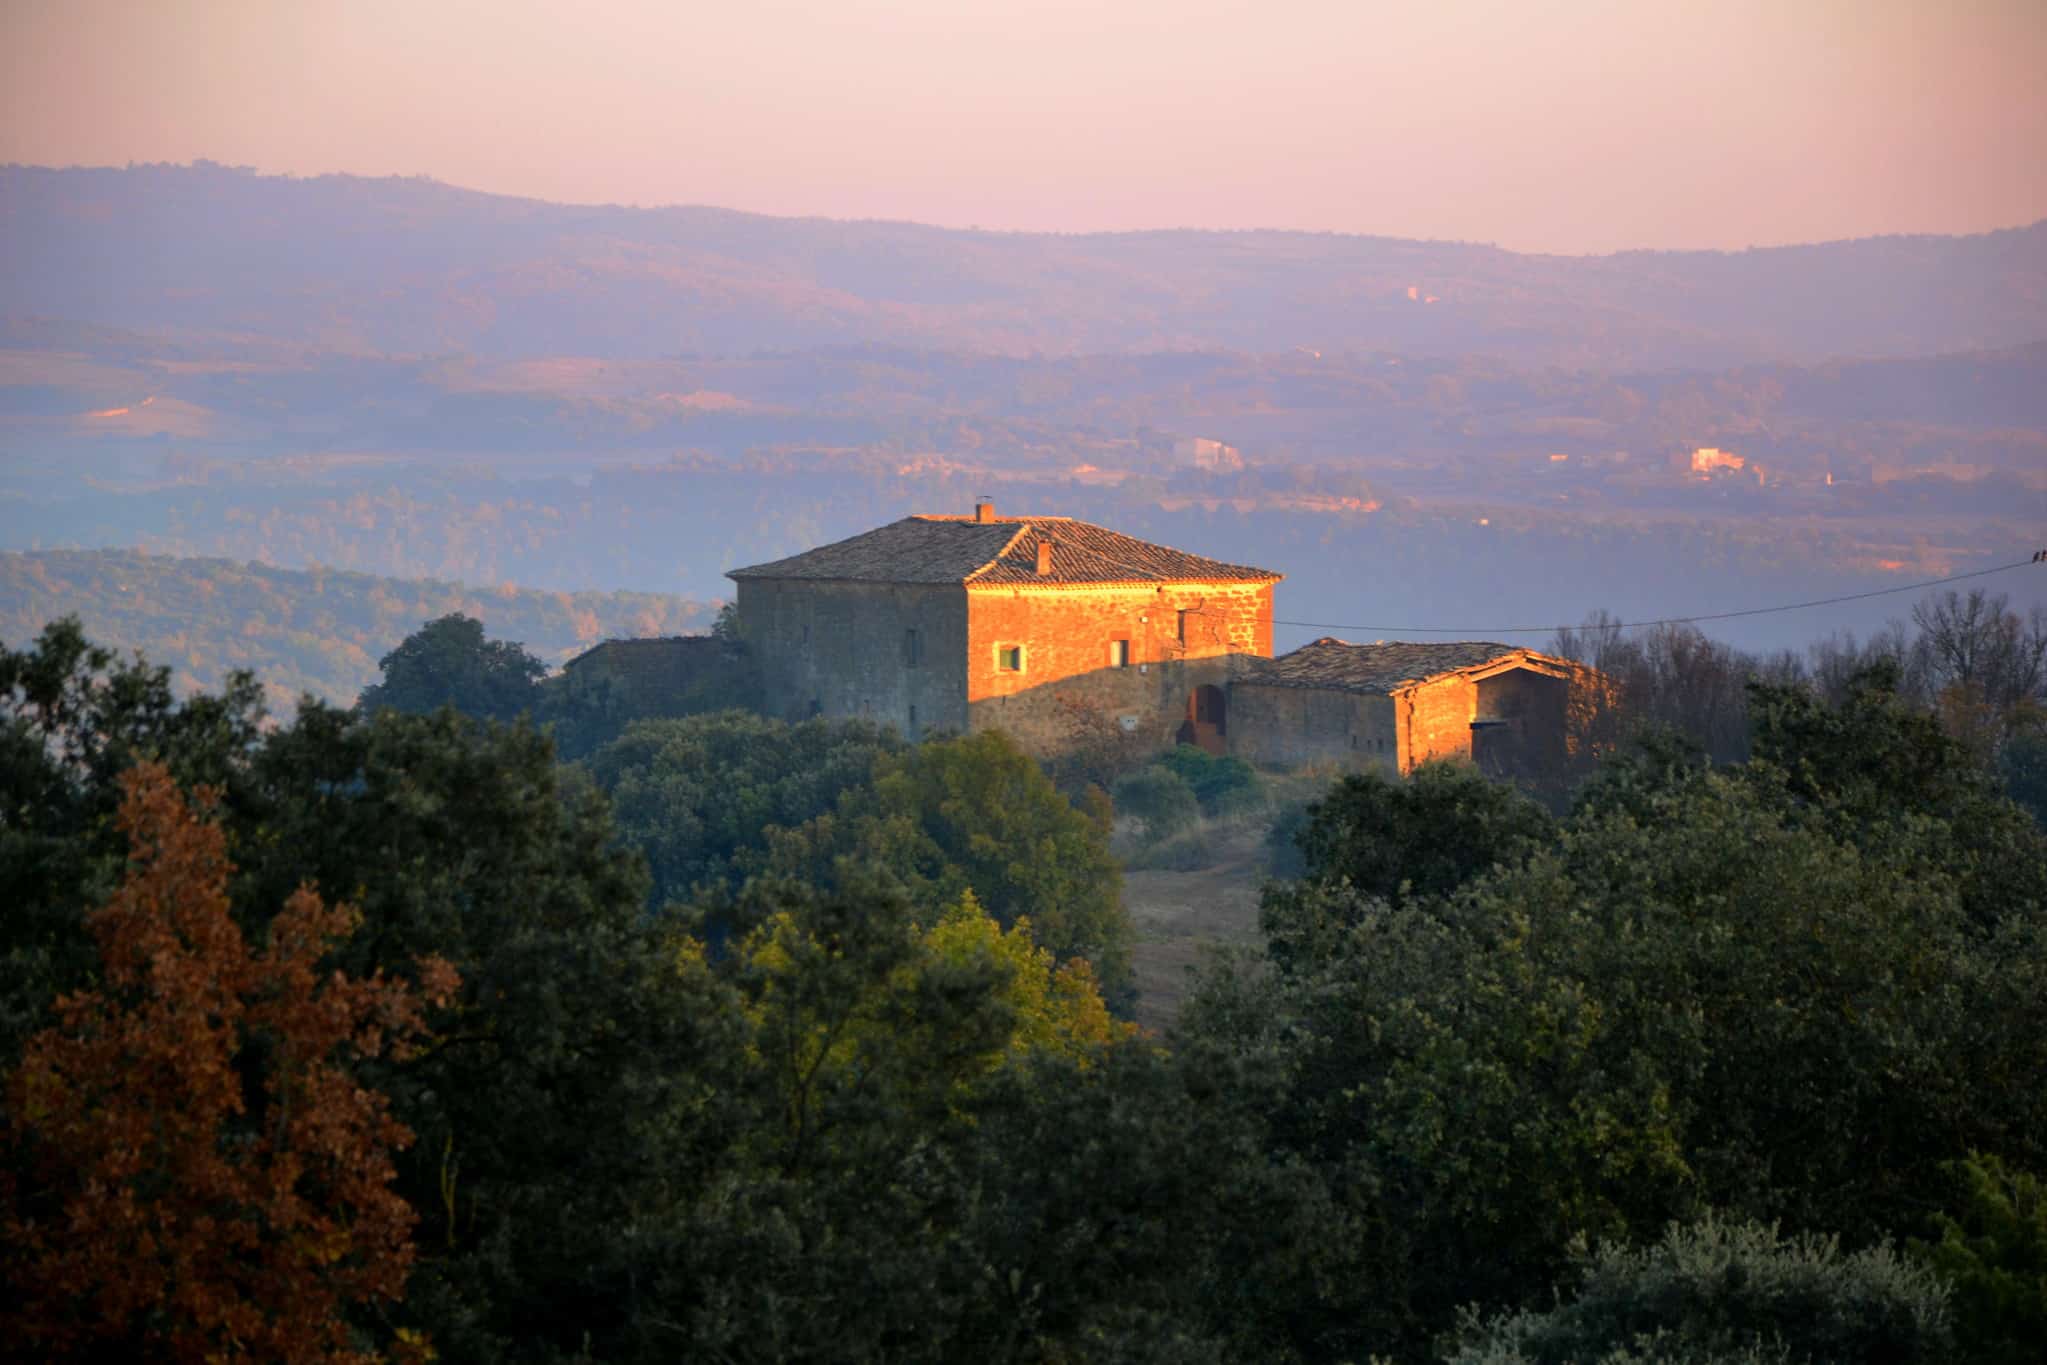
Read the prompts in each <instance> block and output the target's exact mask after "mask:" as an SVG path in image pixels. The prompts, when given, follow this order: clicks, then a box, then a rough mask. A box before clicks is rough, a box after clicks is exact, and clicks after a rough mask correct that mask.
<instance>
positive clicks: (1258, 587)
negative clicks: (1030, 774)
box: [965, 583, 1272, 756]
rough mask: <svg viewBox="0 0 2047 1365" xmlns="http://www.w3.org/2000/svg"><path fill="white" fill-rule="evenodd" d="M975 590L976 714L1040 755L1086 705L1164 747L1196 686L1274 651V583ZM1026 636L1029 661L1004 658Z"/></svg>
mask: <svg viewBox="0 0 2047 1365" xmlns="http://www.w3.org/2000/svg"><path fill="white" fill-rule="evenodd" d="M966 596H967V601H968V617H969V626H968V632H967V642H966V652H965V662H966V675H967V678H966V691H967V706H968V714H969V726H970V728H972V729H976V730H980V729H986V728H991V727H992V728H999V729H1002V730H1006V731H1008V732H1009V733H1010V734H1011V735H1012V736H1013V737H1014V738H1015V739H1016V740H1017V742H1018V743H1019V744H1021V745H1022V746H1023V747H1024V748H1025V749H1026V750H1028V751H1030V752H1032V753H1034V754H1038V755H1041V756H1042V755H1047V754H1051V753H1055V752H1057V751H1058V750H1059V749H1060V748H1061V747H1062V746H1063V745H1064V744H1065V743H1067V742H1068V741H1069V740H1070V738H1071V736H1072V733H1073V730H1074V724H1075V708H1080V709H1082V710H1084V711H1086V712H1091V713H1093V714H1096V715H1107V716H1111V717H1114V718H1115V720H1116V721H1117V722H1118V723H1119V724H1120V725H1121V726H1122V728H1123V729H1124V730H1125V731H1126V732H1128V733H1134V734H1139V735H1142V736H1144V737H1146V739H1147V740H1148V741H1149V742H1150V743H1152V744H1155V745H1157V746H1158V747H1161V748H1163V747H1165V746H1167V745H1169V744H1171V743H1172V742H1173V737H1174V734H1175V732H1177V731H1178V729H1179V727H1180V725H1181V723H1182V722H1183V721H1184V720H1185V719H1186V716H1187V701H1188V697H1189V696H1190V694H1191V693H1192V692H1193V690H1194V689H1195V688H1196V687H1199V686H1202V685H1204V684H1207V685H1214V686H1221V687H1225V688H1226V687H1227V684H1228V683H1229V682H1230V680H1231V679H1232V678H1234V677H1235V676H1236V675H1237V674H1238V673H1239V672H1241V671H1242V669H1243V667H1244V666H1245V665H1246V664H1247V663H1248V662H1249V660H1250V659H1251V658H1254V657H1257V658H1262V657H1265V656H1268V655H1270V653H1271V652H1272V585H1271V584H1228V583H1219V584H1184V583H1181V584H1168V585H1165V586H1161V587H1151V586H1144V587H1116V586H1106V587H1073V586H1060V587H1042V588H1040V587H1030V586H1022V587H1010V586H1004V587H986V588H970V589H969V590H968V591H967V594H966ZM1183 613H1184V615H1183ZM1183 632H1184V637H1185V638H1184V639H1183V638H1182V635H1183ZM1119 644H1121V645H1124V646H1127V653H1125V654H1122V655H1120V657H1122V658H1126V659H1127V663H1126V664H1119V663H1118V662H1117V660H1118V658H1119V653H1118V651H1117V648H1116V647H1117V646H1118V645H1119ZM1017 647H1021V648H1022V650H1023V655H1022V658H1021V660H1019V662H1020V663H1021V665H1022V666H1021V667H1020V668H1016V669H1010V668H1007V667H1005V666H1004V663H1005V660H1004V657H1003V654H1002V651H1004V650H1006V649H1013V648H1017ZM1226 724H1227V725H1230V726H1232V727H1233V726H1234V721H1233V720H1231V721H1227V722H1226Z"/></svg>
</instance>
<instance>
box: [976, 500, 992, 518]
mask: <svg viewBox="0 0 2047 1365" xmlns="http://www.w3.org/2000/svg"><path fill="white" fill-rule="evenodd" d="M974 520H975V521H993V520H995V504H994V502H993V501H992V500H990V499H988V498H982V499H981V500H980V501H979V502H977V503H975V504H974Z"/></svg>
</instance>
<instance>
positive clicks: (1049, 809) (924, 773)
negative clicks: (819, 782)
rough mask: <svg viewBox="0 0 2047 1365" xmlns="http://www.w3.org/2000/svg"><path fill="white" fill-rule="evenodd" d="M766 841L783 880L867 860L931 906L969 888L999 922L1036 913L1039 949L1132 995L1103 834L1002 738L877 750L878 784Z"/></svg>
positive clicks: (828, 873)
mask: <svg viewBox="0 0 2047 1365" xmlns="http://www.w3.org/2000/svg"><path fill="white" fill-rule="evenodd" d="M769 842H770V847H769V853H768V866H769V867H770V868H772V869H773V870H775V871H777V872H780V873H783V874H785V875H790V876H796V877H800V878H805V879H809V880H813V881H827V880H830V879H831V878H833V877H835V876H836V875H838V874H837V872H836V869H837V868H838V867H839V866H840V865H841V864H842V863H843V862H846V861H851V862H854V863H861V864H866V865H869V866H873V867H879V868H882V869H885V870H886V871H887V873H888V874H889V875H891V876H893V877H895V878H897V879H899V880H901V881H902V882H903V883H904V885H905V886H907V887H908V888H909V890H910V893H911V895H912V897H913V898H914V899H915V900H916V901H917V903H918V904H919V905H922V906H926V907H931V908H934V909H935V908H937V907H942V906H944V905H946V904H948V903H950V902H952V901H955V900H957V899H958V898H959V896H960V895H961V893H963V892H967V891H971V892H972V893H973V894H974V896H975V898H976V899H977V900H978V901H979V902H980V903H981V904H982V905H983V906H985V907H986V908H987V910H988V912H989V913H990V914H992V915H993V916H994V917H995V919H996V922H997V923H1000V924H1002V925H1004V926H1008V925H1011V924H1014V923H1015V922H1016V921H1017V920H1018V919H1019V918H1022V917H1025V916H1028V917H1029V918H1030V921H1031V924H1032V926H1033V929H1034V930H1035V933H1036V936H1037V940H1038V942H1039V943H1041V944H1043V945H1044V946H1045V947H1047V948H1050V949H1051V950H1052V952H1053V953H1054V954H1055V955H1056V956H1057V957H1059V958H1060V959H1061V960H1064V959H1067V958H1073V957H1083V958H1086V959H1087V960H1088V961H1089V962H1091V963H1092V964H1093V965H1094V969H1095V973H1096V975H1097V976H1098V978H1099V979H1100V980H1101V982H1102V985H1103V989H1104V990H1106V991H1108V992H1109V994H1110V997H1111V998H1112V999H1116V1000H1119V1001H1121V1000H1126V999H1127V996H1128V991H1129V982H1130V937H1131V930H1130V921H1129V917H1128V915H1127V914H1126V913H1125V911H1124V909H1123V877H1122V869H1121V868H1120V867H1119V866H1118V865H1117V863H1116V861H1115V859H1114V858H1113V857H1111V856H1110V853H1109V847H1108V839H1107V836H1106V835H1105V834H1104V832H1103V830H1102V828H1101V826H1100V824H1099V823H1098V822H1097V821H1095V820H1094V819H1092V818H1090V816H1089V815H1088V814H1086V813H1085V812H1083V811H1080V810H1077V809H1075V808H1074V806H1073V804H1072V803H1071V802H1069V801H1068V800H1067V799H1066V798H1065V797H1064V796H1061V795H1060V794H1059V791H1058V789H1057V788H1055V787H1054V786H1053V785H1052V783H1051V780H1050V779H1049V778H1047V777H1046V776H1045V773H1044V770H1043V769H1041V768H1040V767H1039V766H1038V765H1037V763H1036V762H1034V761H1033V760H1032V759H1031V757H1030V756H1029V755H1028V754H1025V753H1024V752H1023V751H1022V750H1021V749H1019V748H1017V747H1016V743H1015V741H1013V740H1011V739H1010V738H1009V737H1008V736H1007V735H1005V734H1003V733H1002V732H1001V731H999V730H987V731H983V732H981V733H979V734H974V735H963V736H957V737H955V738H951V739H942V740H932V741H929V742H927V743H924V744H920V745H916V746H914V747H903V748H897V749H895V750H893V751H892V752H887V753H884V754H881V755H879V756H878V757H877V758H876V760H875V765H874V777H873V781H872V785H871V786H870V787H867V788H853V789H849V790H847V791H845V792H843V793H841V795H840V797H839V799H838V803H837V807H836V809H834V810H832V811H830V812H828V813H826V814H823V815H819V816H817V817H816V818H814V819H812V820H810V821H809V822H807V823H806V824H804V825H803V826H801V827H799V828H797V829H793V830H788V831H783V832H776V833H772V834H771V835H770V841H769Z"/></svg>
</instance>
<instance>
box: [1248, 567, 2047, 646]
mask: <svg viewBox="0 0 2047 1365" xmlns="http://www.w3.org/2000/svg"><path fill="white" fill-rule="evenodd" d="M2042 562H2043V560H2042V559H2041V557H2040V556H2038V555H2035V556H2034V557H2033V558H2032V559H2015V560H2013V561H2012V562H2011V563H2009V564H1999V565H1998V566H1997V567H1995V568H1992V569H1976V570H1973V571H1971V572H1969V573H1958V574H1949V575H1948V576H1947V577H1946V578H1929V579H1927V580H1926V581H1924V582H1922V583H1901V584H1899V585H1898V586H1897V587H1895V588H1878V589H1876V590H1875V591H1873V592H1851V593H1844V594H1842V595H1841V596H1839V597H1815V598H1814V599H1813V600H1812V601H1810V602H1787V603H1785V604H1784V605H1782V606H1778V607H1749V608H1747V609H1746V610H1743V611H1718V612H1712V613H1709V614H1707V615H1704V616H1664V617H1659V618H1658V619H1656V620H1654V621H1616V622H1612V623H1590V625H1589V628H1590V629H1595V630H1636V629H1640V628H1642V627H1645V626H1682V625H1692V624H1694V623H1696V622H1699V621H1731V620H1733V619H1734V618H1735V617H1737V616H1768V615H1770V614H1771V613H1772V612H1779V611H1803V610H1805V609H1806V608H1807V607H1827V606H1832V605H1833V604H1835V603H1836V602H1860V601H1862V600H1864V599H1865V598H1870V597H1888V596H1890V595H1891V594H1893V593H1900V592H1917V591H1918V590H1919V589H1921V588H1937V587H1939V586H1940V585H1941V584H1943V583H1959V582H1961V581H1962V580H1963V579H1965V578H1983V577H1985V576H1987V575H1989V574H1994V573H2003V572H2005V571H2006V570H2007V569H2023V568H2025V567H2027V566H2028V565H2031V564H2039V563H2042ZM1272 624H1274V625H1275V626H1307V627H1309V628H1311V629H1315V630H1356V631H1377V632H1380V633H1382V634H1387V635H1465V636H1472V637H1476V636H1480V635H1549V634H1554V633H1555V632H1557V631H1560V630H1585V629H1587V628H1588V623H1586V622H1582V621H1581V622H1579V623H1578V624H1577V625H1574V626H1355V625H1351V626H1342V625H1337V624H1335V623H1334V622H1330V621H1282V620H1277V619H1275V620H1274V621H1273V623H1272Z"/></svg>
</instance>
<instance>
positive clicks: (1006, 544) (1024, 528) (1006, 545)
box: [960, 521, 1031, 583]
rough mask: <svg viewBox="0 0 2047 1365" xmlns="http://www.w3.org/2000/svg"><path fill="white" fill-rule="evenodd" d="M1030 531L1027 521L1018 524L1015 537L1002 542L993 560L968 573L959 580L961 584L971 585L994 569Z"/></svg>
mask: <svg viewBox="0 0 2047 1365" xmlns="http://www.w3.org/2000/svg"><path fill="white" fill-rule="evenodd" d="M984 524H985V523H984ZM1030 529H1031V524H1030V523H1029V522H1027V521H1026V522H1022V523H1020V524H1019V525H1018V526H1017V528H1016V534H1015V535H1013V536H1011V537H1010V538H1009V539H1008V540H1005V541H1003V542H1002V548H1001V549H999V550H997V551H996V552H995V558H993V559H991V560H989V561H988V562H987V563H986V564H983V565H982V566H981V567H980V568H978V569H975V570H974V571H973V572H972V573H970V574H968V575H967V576H966V577H964V578H962V579H961V580H960V582H962V583H971V582H973V581H974V580H975V579H977V578H979V577H980V576H981V575H982V574H984V573H987V572H988V570H990V569H992V568H994V567H995V566H996V565H997V564H1000V563H1001V562H1002V557H1003V556H1004V555H1006V554H1008V553H1009V551H1010V548H1011V547H1012V546H1014V545H1015V544H1016V543H1017V542H1018V541H1019V540H1022V539H1023V538H1024V534H1025V533H1026V532H1028V531H1029V530H1030Z"/></svg>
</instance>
